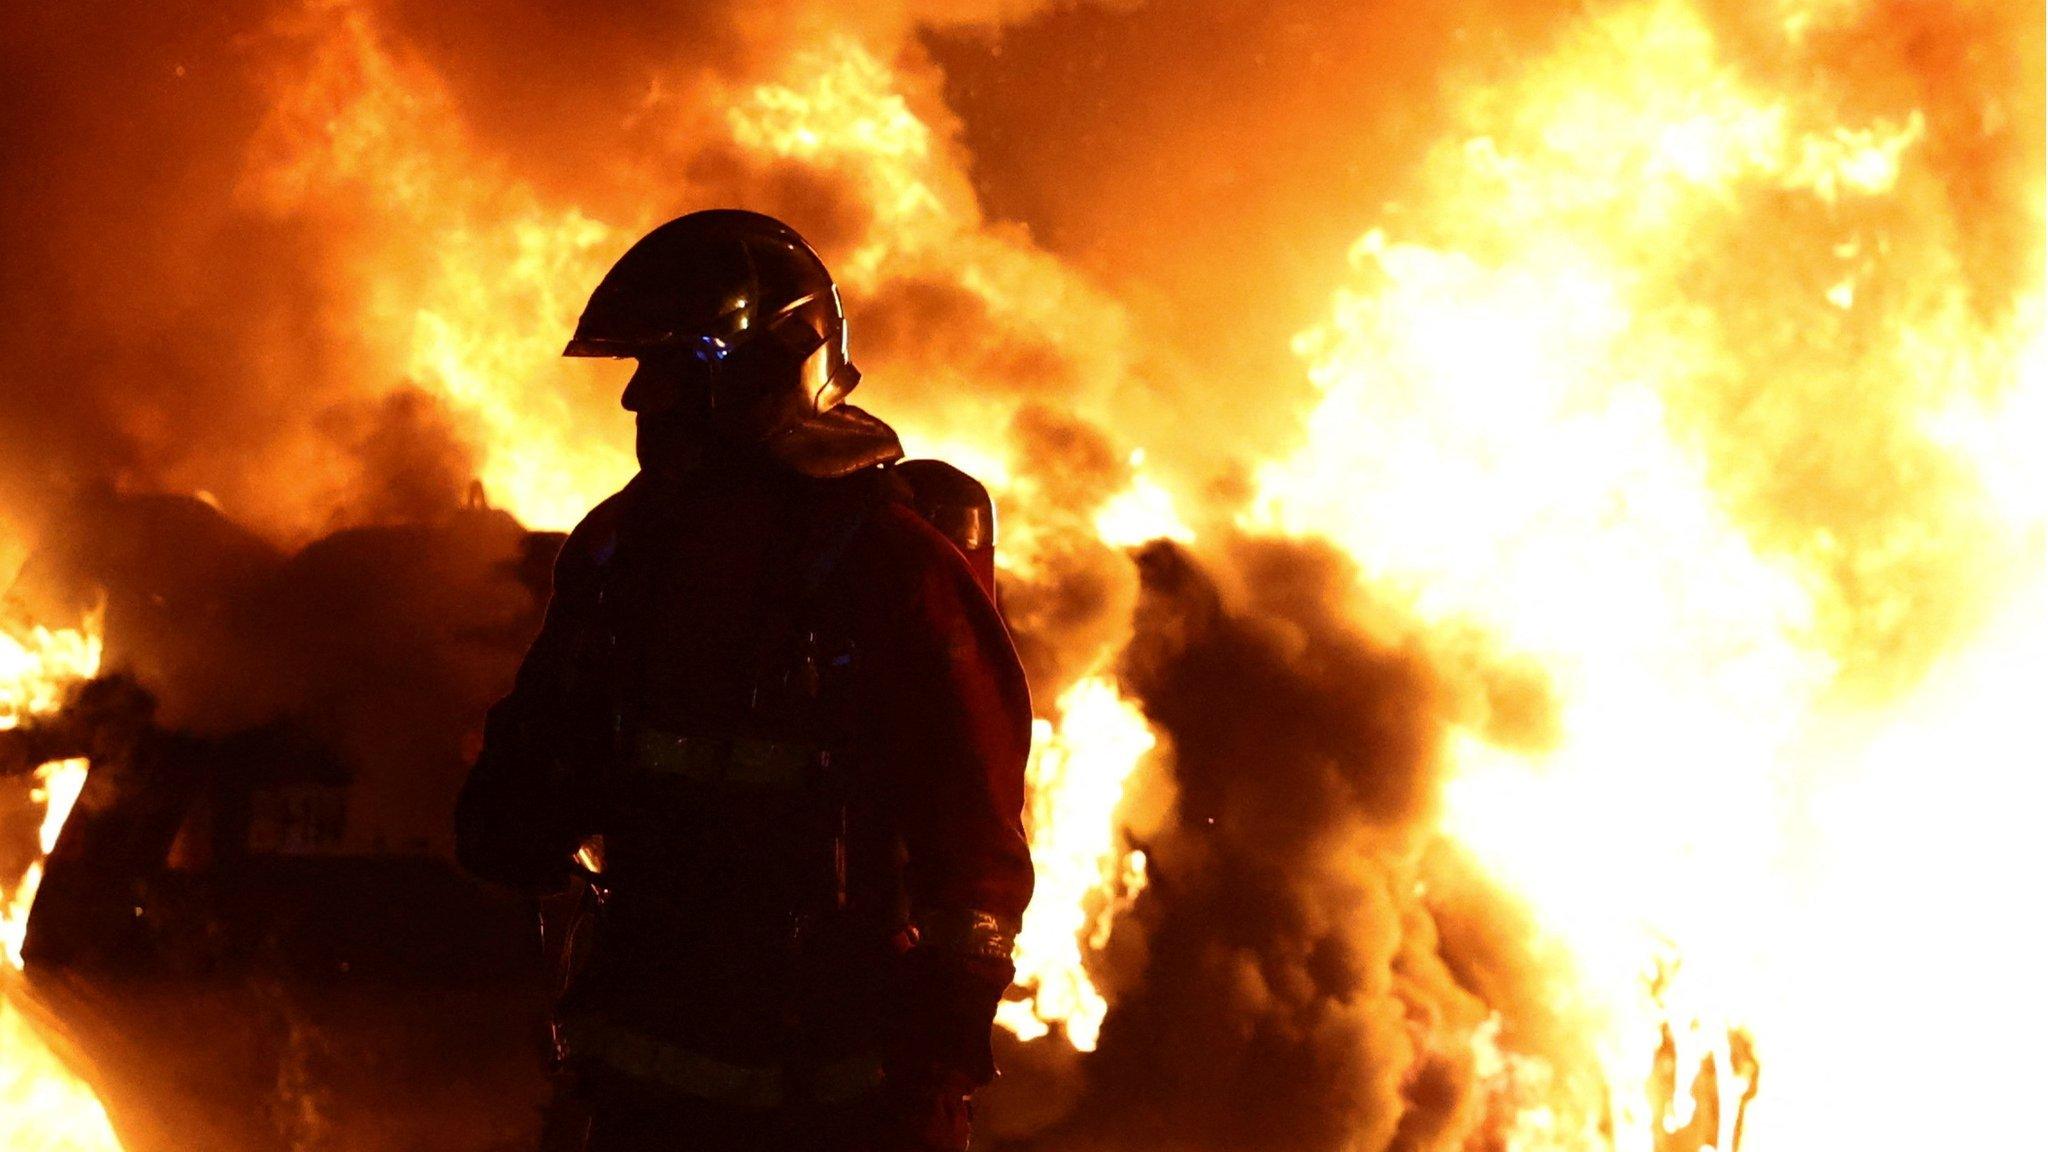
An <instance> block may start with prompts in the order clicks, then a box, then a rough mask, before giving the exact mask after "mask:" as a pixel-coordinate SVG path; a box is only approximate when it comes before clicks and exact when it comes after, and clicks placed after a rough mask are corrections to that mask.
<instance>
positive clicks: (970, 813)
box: [457, 409, 1032, 1109]
mask: <svg viewBox="0 0 2048 1152" xmlns="http://www.w3.org/2000/svg"><path fill="white" fill-rule="evenodd" d="M841 412H842V413H843V414H851V415H854V416H862V417H864V414H859V413H857V412H854V411H853V410H847V409H842V410H841ZM867 419H872V418H867ZM891 439H892V440H893V436H892V437H891ZM785 457H786V454H784V455H783V456H778V455H777V454H776V453H773V452H767V451H759V450H753V449H712V450H709V451H707V453H706V454H705V455H704V457H703V458H702V459H700V460H698V461H696V463H695V464H694V466H692V467H689V468H685V469H682V470H679V471H668V472H657V471H651V470H650V471H645V472H642V473H641V474H640V475H639V476H638V477H636V478H635V479H634V480H633V482H632V483H630V484H629V485H627V487H626V488H625V489H624V490H623V491H621V492H620V493H618V494H617V495H615V496H613V497H612V498H611V499H609V500H607V501H605V502H604V503H603V504H602V505H600V506H599V507H598V508H597V509H596V510H594V511H593V512H592V513H591V514H590V515H589V516H588V517H587V518H586V519H585V520H584V521H583V522H582V523H581V524H580V525H578V526H577V528H576V529H575V531H574V532H572V533H571V534H570V536H569V538H568V540H567V542H566V543H565V544H564V546H563V548H562V551H561V554H560V557H559V559H558V561H557V564H556V569H555V589H554V595H553V598H552V600H551V602H550V605H549V608H548V612H547V616H546V621H545V623H544V625H543V626H542V629H541V632H540V635H539V637H538V638H537V639H536V640H535V641H534V644H533V647H532V649H531V650H530V652H529V653H528V655H527V657H526V660H525V662H524V664H523V665H522V666H521V668H520V670H519V673H518V677H517V681H516V685H515V687H514V689H513V691H512V693H511V694H510V695H509V696H507V697H506V698H505V699H504V700H503V701H501V702H500V703H499V704H498V705H497V706H495V707H494V708H493V709H492V710H491V712H490V715H489V718H488V721H487V724H486V729H485V739H484V746H483V751H482V753H481V755H480V757H479V759H478V762H477V764H476V767H475V769H474V770H473V772H472V773H471V776H470V779H469V781H468V783H467V785H466V787H465V789H464V792H463V795H462V798H461V802H460V805H459V808H458V812H457V846H458V854H459V856H460V859H461V861H462V863H463V864H464V865H465V866H466V867H467V868H469V869H470V870H471V871H472V872H474V873H476V874H477V875H479V876H482V877H485V878H487V879H491V880H496V881H500V882H504V883H508V884H514V885H521V886H528V887H535V888H546V887H548V886H551V885H556V884H559V883H560V882H561V880H562V878H563V876H564V875H565V869H566V868H567V867H568V865H569V862H570V860H571V858H572V854H573V853H574V852H575V850H576V848H577V847H578V845H579V844H581V843H583V842H585V841H586V840H587V839H588V838H590V837H594V836H596V837H602V839H603V843H604V853H605V858H606V862H605V888H606V891H607V895H606V899H605V904H604V927H603V932H602V936H601V941H600V943H599V944H598V946H597V948H596V951H595V954H594V955H593V956H592V957H591V959H590V962H589V964H588V966H587V968H586V969H585V971H584V972H583V974H582V975H581V976H580V977H579V979H578V980H577V982H576V985H575V987H574V988H573V989H572V990H571V991H570V992H569V994H568V996H567V998H566V999H565V1001H564V1004H563V1007H562V1021H563V1026H562V1030H561V1033H560V1034H561V1036H562V1037H563V1045H564V1049H565V1055H566V1056H567V1057H568V1058H569V1059H571V1060H572V1061H580V1062H583V1063H584V1064H585V1065H586V1066H589V1067H593V1068H597V1069H600V1070H602V1071H604V1072H605V1073H606V1074H615V1075H617V1076H619V1077H621V1078H623V1079H625V1080H628V1081H633V1082H637V1083H639V1084H642V1085H644V1086H647V1087H649V1088H651V1089H655V1090H658V1091H665V1092H673V1093H679V1094H681V1095H685V1096H691V1097H696V1098H700V1099H704V1100H708V1101H712V1102H715V1103H717V1104H719V1105H720V1106H725V1107H730V1108H737V1109H747V1108H767V1109H773V1108H778V1107H786V1106H795V1105H803V1104H806V1103H811V1104H830V1103H832V1102H834V1101H839V1100H848V1099H853V1098H855V1097H858V1096H860V1095H861V1094H862V1093H864V1092H867V1091H868V1090H870V1089H872V1088H874V1087H875V1086H876V1084H877V1082H878V1080H880V1079H881V1078H883V1077H884V1076H886V1077H888V1078H891V1079H895V1080H897V1081H923V1080H933V1079H938V1080H944V1081H946V1082H949V1083H956V1084H967V1085H971V1084H978V1083H981V1082H984V1081H986V1080H987V1079H988V1078H989V1076H991V1075H992V1074H993V1067H992V1064H991V1062H990V1058H989V1051H988V1033H989V1023H990V1019H991V1017H992V1015H993V1012H994V1008H995V1005H996V1002H997V1001H998V999H999V998H1000V996H1001V994H1002V991H1003V989H1004V988H1005V987H1006V986H1007V985H1008V983H1009V980H1010V978H1011V976H1012V970H1011V967H1010V961H1009V950H1010V944H1011V938H1012V934H1013V933H1014V931H1015V928H1016V925H1017V923H1018V919H1019V918H1020V917H1021V916H1022V914H1023V911H1024V907H1025V904H1026V903H1027V902H1028V900H1029V899H1030V895H1031V887H1032V872H1031V862H1030V855H1029V851H1028V847H1027V843H1026V840H1025V835H1024V831H1023V828H1022V825H1021V812H1022V808H1023V802H1024V795H1023V790H1024V765H1025V760H1026V757H1027V755H1028V752H1029V747H1030V738H1031V712H1030V702H1029V697H1028V694H1027V690H1026V686H1025V682H1024V677H1023V673H1022V670H1021V668H1020V666H1019V664H1018V661H1017V657H1016V654H1015V651H1014V649H1013V648H1012V646H1011V642H1010V639H1009V636H1008V634H1007V632H1006V630H1005V628H1004V626H1003V623H1002V620H1001V618H1000V616H999V615H998V613H997V611H996V608H995V605H994V602H993V598H992V594H991V590H990V588H989V587H988V586H987V585H986V583H985V570H986V565H987V556H986V553H985V549H979V548H978V546H979V545H981V544H985V542H986V541H985V538H977V537H976V536H975V530H976V527H977V524H978V525H979V526H980V528H981V530H982V531H983V532H984V533H985V530H986V526H987V525H986V517H985V514H984V515H983V516H982V517H981V518H980V519H979V520H978V519H977V517H976V516H975V515H973V514H971V513H970V514H967V515H964V516H963V515H961V514H960V509H959V506H958V502H957V501H948V500H946V499H943V498H940V499H937V500H936V501H935V500H934V497H933V491H934V487H935V485H934V481H935V480H936V481H937V485H936V486H937V488H939V489H943V488H944V487H945V486H946V485H947V484H949V483H950V484H952V485H954V486H956V487H957V486H958V484H959V482H961V481H965V477H963V476H961V475H960V474H959V473H957V472H954V471H953V470H951V469H949V468H946V467H945V466H943V465H935V464H932V463H930V462H917V463H911V464H904V465H900V466H898V465H894V464H893V463H892V462H889V461H887V460H884V461H882V462H880V463H875V464H865V465H864V466H862V467H859V468H857V469H854V470H852V471H851V472H848V473H846V474H833V473H835V472H836V471H837V470H836V469H812V470H811V471H812V472H813V473H819V472H822V473H825V474H823V475H819V474H806V473H805V472H804V471H800V470H798V469H797V468H796V467H792V466H791V465H790V464H789V463H788V461H787V459H786V458H785ZM912 481H916V482H915V483H913V482H912ZM966 483H967V484H968V485H971V484H972V482H971V481H967V482H966ZM975 491H977V492H978V491H979V489H978V486H975ZM984 500H985V497H984ZM920 508H922V509H923V511H922V512H921V511H920ZM949 508H950V509H951V512H950V513H948V512H947V511H946V510H947V509H949ZM935 520H936V521H937V522H939V523H940V524H943V525H945V526H946V529H947V531H942V530H941V529H940V528H939V527H935V526H934V521H935ZM948 531H950V532H951V533H952V534H953V535H952V537H951V538H949V536H948V534H947V532H948ZM963 550H964V551H963ZM970 556H972V559H970ZM977 564H979V565H980V566H981V567H982V568H983V569H984V572H983V573H978V572H977V571H976V567H977Z"/></svg>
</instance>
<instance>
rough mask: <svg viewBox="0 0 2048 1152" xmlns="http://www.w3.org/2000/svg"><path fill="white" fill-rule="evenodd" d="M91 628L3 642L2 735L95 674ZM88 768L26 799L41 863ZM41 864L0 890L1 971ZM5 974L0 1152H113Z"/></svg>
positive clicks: (47, 770) (103, 1126) (18, 944)
mask: <svg viewBox="0 0 2048 1152" xmlns="http://www.w3.org/2000/svg"><path fill="white" fill-rule="evenodd" d="M100 651H101V644H100V633H99V624H98V621H97V619H95V620H90V621H88V622H87V625H86V627H84V628H79V629H69V628H67V629H50V628H46V627H43V626H40V625H38V626H36V627H34V628H32V629H31V630H30V631H29V633H28V635H27V637H26V639H18V638H16V637H13V636H9V635H6V634H5V633H0V730H8V729H13V728H17V727H19V726H20V725H21V723H22V722H23V721H25V720H27V719H29V718H30V717H32V716H35V715H38V714H41V713H46V712H50V711H53V710H55V709H56V708H57V706H58V705H59V704H60V703H61V700H62V695H63V691H64V689H65V687H66V686H67V685H69V684H72V683H74V682H76V681H78V680H81V679H84V678H87V677H90V676H92V675H94V674H96V673H97V672H98V671H99V664H100ZM85 775H86V762H85V761H83V760H65V761H61V762H58V763H53V764H45V765H42V766H41V767H40V768H38V769H37V770H36V788H35V791H34V792H33V793H32V794H31V798H32V799H34V800H35V801H36V802H38V803H40V804H42V805H43V818H42V823H41V826H40V827H39V829H38V831H37V843H38V847H39V849H40V851H41V853H42V855H45V856H46V855H48V854H49V852H50V849H52V848H54V847H55V846H56V844H57V837H58V835H59V834H60V833H61V832H62V831H63V829H64V821H65V820H66V819H67V818H68V817H69V816H70V815H71V808H72V806H73V805H74V804H75V803H77V801H78V795H79V792H80V790H81V789H83V788H84V787H85ZM42 876H43V863H42V860H41V859H37V860H34V861H32V862H31V863H30V864H29V866H28V869H27V871H26V872H25V873H24V874H23V875H22V876H20V877H19V878H17V879H16V881H15V882H14V883H13V884H12V885H0V951H4V957H0V959H4V961H5V967H6V968H11V969H17V970H18V969H19V968H20V967H21V963H22V961H21V948H22V942H23V941H24V940H25V939H26V937H27V932H28V914H29V910H30V908H31V907H32V906H33V905H34V903H35V896H36V888H37V887H38V885H40V883H41V882H42ZM18 994H20V989H19V983H18V981H17V980H16V979H15V978H14V976H13V974H12V972H8V971H0V1147H4V1148H8V1149H21V1150H22V1152H119V1149H120V1143H119V1141H117V1140H116V1139H115V1138H114V1132H113V1128H112V1127H111V1126H110V1125H109V1124H108V1123H107V1113H106V1109H105V1108H104V1107H102V1106H101V1104H100V1102H99V1098H98V1097H97V1096H96V1095H95V1094H94V1092H93V1090H92V1087H91V1086H90V1085H88V1084H87V1083H86V1082H85V1081H84V1080H82V1079H80V1078H79V1077H78V1076H77V1075H75V1074H74V1073H73V1072H72V1071H71V1069H70V1068H69V1067H67V1066H66V1064H65V1062H64V1061H63V1060H62V1059H60V1058H59V1057H58V1056H57V1054H56V1053H55V1052H54V1051H52V1049H51V1048H50V1045H49V1043H48V1042H47V1041H46V1040H45V1039H44V1037H43V1036H42V1035H41V1034H40V1033H38V1032H37V1030H36V1028H35V1025H34V1024H33V1023H32V1022H31V1021H30V1019H29V1018H28V1016H27V1015H25V1014H24V1013H23V1012H22V1011H21V1010H20V1009H18V1008H17V1007H16V1006H15V1004H14V1002H13V999H12V997H14V996H16V995H18Z"/></svg>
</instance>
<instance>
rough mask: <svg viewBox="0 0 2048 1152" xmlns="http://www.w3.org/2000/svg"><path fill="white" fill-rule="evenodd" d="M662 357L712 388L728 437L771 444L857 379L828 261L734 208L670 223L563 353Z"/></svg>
mask: <svg viewBox="0 0 2048 1152" xmlns="http://www.w3.org/2000/svg"><path fill="white" fill-rule="evenodd" d="M662 353H667V354H670V355H673V356H675V357H677V358H678V359H679V360H681V361H682V362H683V363H684V364H685V365H686V366H687V367H688V368H689V369H690V370H691V371H692V372H693V373H696V374H698V375H699V376H700V377H701V379H702V380H703V381H704V382H705V384H706V386H707V392H708V397H709V400H710V403H711V407H712V409H713V415H714V417H716V418H718V419H719V422H720V423H721V424H724V425H726V426H727V431H728V432H732V433H737V434H739V435H742V436H744V437H745V438H749V439H754V438H765V437H767V436H771V435H774V434H775V433H777V432H781V431H785V430H787V429H789V428H791V427H793V426H794V425H796V424H799V423H801V422H803V421H805V420H808V419H810V418H812V417H814V416H816V415H818V414H819V413H821V412H825V411H828V410H830V409H831V408H833V407H835V406H836V405H838V404H839V402H840V401H841V400H843V399H845V398H846V394H847V393H849V392H851V391H853V388H854V385H856V384H858V383H859V382H860V370H859V369H857V368H855V367H854V366H853V363H852V361H850V360H848V359H847V355H846V315H845V313H844V312H843V311H842V310H841V308H840V305H839V290H838V289H837V288H836V287H835V286H834V285H833V283H832V275H831V273H829V272H827V271H826V270H825V262H824V261H823V260H820V259H819V258H818V254H817V253H816V252H815V251H813V250H812V249H811V246H810V245H809V244H807V243H805V242H804V238H803V237H801V236H799V235H797V234H796V231H795V229H792V228H791V227H790V226H789V225H787V224H784V223H783V222H782V221H780V220H777V219H775V218H773V217H771V216H763V215H761V214H760V213H758V212H745V211H741V210H738V209H732V208H720V209H713V210H711V211H706V212H692V213H690V214H689V215H687V216H680V217H677V218H676V219H674V220H671V221H669V222H668V223H666V224H663V225H662V226H661V227H659V228H656V229H655V230H654V231H652V232H649V233H648V234H647V235H646V236H643V237H641V239H640V242H639V243H637V244H635V245H633V246H632V247H631V248H629V249H627V250H626V254H625V255H624V256H621V257H619V262H618V263H616V264H614V265H612V269H611V271H609V272H607V273H605V276H604V279H603V280H602V281H601V282H600V283H599V284H598V286H597V290H596V291H594V292H592V293H591V294H590V303H589V304H588V305H586V306H585V307H584V309H583V318H582V319H581V320H578V321H577V323H576V335H575V337H574V338H572V339H571V340H570V341H569V346H568V347H567V348H565V349H563V351H562V354H563V355H564V356H620V357H624V356H636V357H647V356H649V355H652V354H662Z"/></svg>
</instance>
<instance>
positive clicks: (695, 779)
mask: <svg viewBox="0 0 2048 1152" xmlns="http://www.w3.org/2000/svg"><path fill="white" fill-rule="evenodd" d="M826 762H827V757H826V754H825V752H824V751H823V750H821V749H818V748H813V747H811V746H809V745H804V744H786V743H782V742H779V741H775V740H757V739H754V738H752V737H748V736H730V737H727V736H683V735H679V734H677V733H674V732H664V731H662V730H661V729H659V728H645V727H643V728H641V729H640V730H639V732H638V734H637V736H636V737H635V738H634V743H633V750H632V766H633V767H634V768H635V769H636V770H638V771H640V772H643V773H646V774H647V775H650V776H659V777H664V778H668V779H674V780H687V781H690V782H692V783H697V784H736V785H741V786H751V787H769V788H796V787H800V786H802V785H804V784H806V783H809V782H810V781H811V780H812V778H813V777H814V774H815V773H816V771H817V770H818V769H819V768H821V767H823V766H824V764H825V763H826Z"/></svg>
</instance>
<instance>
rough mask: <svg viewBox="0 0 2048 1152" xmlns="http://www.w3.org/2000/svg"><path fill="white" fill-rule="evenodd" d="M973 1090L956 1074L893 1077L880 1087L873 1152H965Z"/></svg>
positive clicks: (970, 1127) (970, 1128)
mask: <svg viewBox="0 0 2048 1152" xmlns="http://www.w3.org/2000/svg"><path fill="white" fill-rule="evenodd" d="M973 1091H974V1085H972V1084H970V1083H968V1081H967V1079H966V1078H965V1077H963V1076H959V1075H957V1074H933V1075H927V1076H908V1075H898V1074H892V1075H891V1076H890V1078H889V1081H888V1082H887V1083H886V1084H884V1085H883V1086H882V1111H883V1122H882V1132H881V1133H880V1136H881V1139H880V1140H878V1141H877V1149H876V1152H966V1148H967V1143H968V1140H969V1139H970V1138H971V1137H972V1136H973V1134H974V1099H973V1097H972V1096H971V1095H970V1093H972V1092H973Z"/></svg>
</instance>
